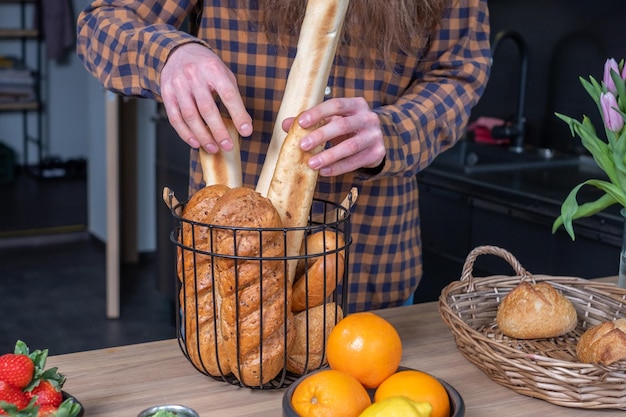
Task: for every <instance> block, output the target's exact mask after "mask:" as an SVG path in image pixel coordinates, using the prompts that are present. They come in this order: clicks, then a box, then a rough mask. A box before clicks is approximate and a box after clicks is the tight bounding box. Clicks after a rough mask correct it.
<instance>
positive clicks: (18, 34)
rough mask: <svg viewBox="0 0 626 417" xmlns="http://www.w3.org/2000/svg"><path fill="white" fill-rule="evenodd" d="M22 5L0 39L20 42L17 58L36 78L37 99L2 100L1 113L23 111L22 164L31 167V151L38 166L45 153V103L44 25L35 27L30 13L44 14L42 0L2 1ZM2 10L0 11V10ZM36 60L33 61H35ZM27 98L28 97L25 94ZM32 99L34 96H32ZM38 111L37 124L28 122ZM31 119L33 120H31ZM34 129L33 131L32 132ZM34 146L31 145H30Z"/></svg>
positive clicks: (35, 90)
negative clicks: (33, 54) (16, 16)
mask: <svg viewBox="0 0 626 417" xmlns="http://www.w3.org/2000/svg"><path fill="white" fill-rule="evenodd" d="M13 5H15V6H16V7H17V8H19V19H17V20H18V22H16V23H13V22H10V23H11V26H14V27H4V28H0V42H17V43H18V44H19V45H20V47H21V48H20V49H21V53H20V55H19V56H17V57H16V58H17V59H19V60H22V61H24V64H25V65H26V66H27V67H28V68H30V69H31V71H32V72H33V76H34V77H35V85H34V99H33V100H30V101H19V100H16V101H2V102H0V112H21V113H22V115H21V116H22V131H23V141H22V146H23V155H22V158H23V162H22V163H23V165H24V168H28V166H29V165H30V158H29V150H30V151H32V150H33V149H32V148H35V151H36V154H37V156H36V166H39V165H40V164H41V161H42V159H43V156H44V155H43V152H44V145H45V143H44V139H43V126H42V125H43V121H42V117H43V116H42V112H43V109H44V105H43V103H42V99H41V92H42V90H41V83H42V78H43V77H42V72H41V69H42V56H41V55H42V32H41V27H38V26H36V27H33V24H32V22H30V21H27V20H28V19H27V16H28V15H30V13H29V12H30V11H32V12H33V13H34V14H36V15H41V12H42V10H41V8H42V4H41V0H0V6H9V7H11V6H13ZM0 13H1V12H0ZM31 48H35V50H36V58H35V59H34V60H33V58H32V57H31V59H30V60H28V59H27V56H31V55H30V54H28V53H27V52H29V50H30V49H31ZM33 61H34V62H33ZM24 98H25V97H24ZM29 98H31V97H29ZM32 112H36V127H33V126H32V125H31V124H29V122H28V120H29V114H30V113H32ZM31 120H32V119H31ZM31 130H34V132H31ZM31 147H32V148H31Z"/></svg>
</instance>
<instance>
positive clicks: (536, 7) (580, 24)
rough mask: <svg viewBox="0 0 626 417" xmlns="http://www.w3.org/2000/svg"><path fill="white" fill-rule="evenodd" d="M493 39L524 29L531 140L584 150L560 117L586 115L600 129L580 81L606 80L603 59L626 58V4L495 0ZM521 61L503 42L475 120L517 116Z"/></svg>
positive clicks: (608, 0) (492, 3) (620, 1)
mask: <svg viewBox="0 0 626 417" xmlns="http://www.w3.org/2000/svg"><path fill="white" fill-rule="evenodd" d="M489 9H490V13H491V25H492V34H491V36H492V39H493V37H494V36H495V35H496V33H498V32H499V31H501V30H514V31H517V32H519V33H520V34H521V35H522V36H523V38H524V39H525V41H526V43H527V44H528V51H529V71H528V81H527V92H526V93H527V98H526V106H525V107H526V109H525V115H526V119H527V126H526V127H527V135H526V143H528V144H532V145H535V146H539V147H551V148H555V149H560V150H567V151H570V152H576V153H580V152H582V151H583V150H582V149H581V148H580V145H579V143H580V141H579V140H578V139H572V138H571V136H570V133H569V129H568V127H567V126H566V125H565V123H563V122H562V121H560V120H559V119H557V118H556V116H554V112H555V111H557V112H560V113H564V114H566V115H568V116H571V117H575V118H577V119H580V118H581V117H582V115H583V114H586V115H588V116H589V117H590V118H591V119H592V120H593V121H594V124H596V126H597V127H601V126H602V125H601V119H600V118H599V115H598V110H597V108H596V106H595V104H594V103H593V101H592V100H591V98H590V97H589V96H588V95H587V93H586V91H585V90H584V89H583V87H582V86H581V85H580V82H579V80H578V77H579V76H584V77H585V78H587V77H588V76H589V75H592V76H594V77H595V78H596V79H597V80H601V79H602V73H603V67H604V61H605V60H606V59H607V58H610V57H613V58H615V59H617V60H618V61H619V60H620V59H622V58H626V2H625V1H624V0H596V1H589V0H580V1H572V0H491V1H490V2H489ZM519 64H520V59H519V55H518V52H517V49H516V47H515V44H514V43H513V42H512V41H509V40H507V41H503V43H502V44H501V45H500V47H499V48H498V50H497V51H496V54H495V55H494V63H493V69H492V77H491V79H490V82H489V84H488V86H487V89H486V91H485V94H484V96H483V98H482V100H481V102H480V103H479V104H478V105H477V107H476V108H475V110H474V112H473V114H472V119H476V118H477V117H479V116H492V117H499V118H502V119H507V118H510V117H512V116H514V115H515V114H516V110H517V97H518V84H519V83H518V80H519V67H520V65H519Z"/></svg>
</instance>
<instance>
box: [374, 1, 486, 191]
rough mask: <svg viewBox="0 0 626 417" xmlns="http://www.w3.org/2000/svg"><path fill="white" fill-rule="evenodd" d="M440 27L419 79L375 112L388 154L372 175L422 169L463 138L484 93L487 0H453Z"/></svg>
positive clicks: (394, 173) (414, 173)
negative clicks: (396, 98) (472, 112)
mask: <svg viewBox="0 0 626 417" xmlns="http://www.w3.org/2000/svg"><path fill="white" fill-rule="evenodd" d="M440 26H441V27H440V30H438V31H435V32H434V33H433V35H432V38H431V40H430V47H429V48H428V51H427V53H426V54H425V59H424V61H423V62H422V66H421V68H422V74H421V76H419V77H417V78H416V81H414V82H413V84H412V85H411V86H410V88H409V89H407V90H406V92H405V94H404V95H403V96H401V97H400V98H399V99H398V101H396V102H395V103H393V104H391V105H387V106H383V107H380V108H378V109H375V111H376V112H377V113H378V115H379V119H380V121H381V126H382V130H383V135H384V140H385V145H386V148H387V155H386V160H385V164H384V167H383V168H382V169H381V170H380V172H379V173H377V174H376V175H375V176H374V177H380V176H395V175H403V176H405V177H409V176H415V175H416V174H417V173H418V172H419V171H421V170H422V169H424V168H426V167H427V166H428V165H429V164H430V162H432V160H433V159H434V158H435V157H436V156H437V155H438V154H439V153H440V152H442V151H444V150H446V149H447V148H449V147H450V146H452V145H453V144H454V143H456V141H457V140H458V139H459V138H460V137H461V136H462V134H463V131H464V129H465V126H466V125H467V121H468V119H469V115H470V112H471V109H472V107H473V106H474V105H475V104H476V103H477V102H478V99H479V98H480V96H481V95H482V93H483V91H484V89H485V85H486V83H487V80H488V77H489V72H490V68H491V52H490V44H489V14H488V8H487V1H486V0H459V1H456V2H454V6H453V7H451V8H450V9H448V10H447V11H446V14H445V16H444V18H443V19H442V22H441V25H440ZM374 177H370V179H371V178H374ZM362 179H368V178H367V175H365V176H364V178H362Z"/></svg>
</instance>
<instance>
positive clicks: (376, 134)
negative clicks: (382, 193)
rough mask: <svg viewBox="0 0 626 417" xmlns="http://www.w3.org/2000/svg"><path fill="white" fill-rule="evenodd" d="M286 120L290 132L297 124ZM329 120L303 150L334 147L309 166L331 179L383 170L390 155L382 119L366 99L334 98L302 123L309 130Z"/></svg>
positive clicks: (304, 142) (303, 144) (304, 141)
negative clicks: (387, 150) (329, 145)
mask: <svg viewBox="0 0 626 417" xmlns="http://www.w3.org/2000/svg"><path fill="white" fill-rule="evenodd" d="M293 120H294V119H293V118H290V119H286V120H285V121H284V122H283V124H282V127H283V129H285V130H286V131H287V130H288V129H289V127H290V126H291V124H292V123H293ZM323 120H325V121H326V123H325V124H324V125H323V126H322V127H320V128H318V129H315V130H314V131H313V132H311V133H309V134H308V135H306V136H305V137H304V138H302V140H301V141H300V147H301V148H302V149H303V150H305V151H308V150H311V149H313V148H314V147H316V146H318V145H320V144H322V143H325V142H330V143H331V144H332V146H331V147H329V148H328V149H325V150H324V151H322V152H320V153H319V154H317V155H315V156H314V157H312V158H311V159H309V166H310V167H311V168H313V169H319V174H320V175H322V176H326V177H330V176H336V175H341V174H345V173H347V172H352V171H356V170H357V169H359V168H375V167H377V166H379V165H380V164H381V163H382V162H383V160H384V158H385V154H386V149H385V144H384V141H383V133H382V130H381V127H380V121H379V119H378V115H377V114H376V113H374V112H373V111H372V110H371V109H370V108H369V105H368V104H367V102H366V101H365V100H364V99H363V98H333V99H330V100H328V101H325V102H323V103H321V104H318V105H317V106H315V107H312V108H311V109H309V110H307V111H305V112H304V113H303V114H302V115H301V117H300V120H299V123H300V126H302V127H304V128H307V127H310V126H313V125H315V124H316V123H319V122H320V121H323Z"/></svg>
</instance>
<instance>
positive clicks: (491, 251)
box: [461, 245, 532, 292]
mask: <svg viewBox="0 0 626 417" xmlns="http://www.w3.org/2000/svg"><path fill="white" fill-rule="evenodd" d="M479 255H496V256H499V257H501V258H503V259H504V260H505V261H507V262H508V263H509V265H511V266H512V267H513V270H514V271H515V273H516V274H517V275H519V276H520V277H522V279H524V278H531V279H532V275H531V274H530V273H529V272H528V271H526V269H524V267H523V266H522V264H520V263H519V261H518V260H517V259H516V258H515V256H513V255H512V254H511V253H510V252H509V251H507V250H506V249H502V248H500V247H498V246H490V245H484V246H477V247H476V248H474V249H472V251H471V252H470V253H469V254H468V255H467V258H466V259H465V264H464V265H463V272H462V273H461V281H464V280H468V281H469V286H468V288H467V291H468V292H472V291H474V282H473V278H474V277H473V275H472V270H473V269H474V262H475V261H476V258H478V256H479Z"/></svg>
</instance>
